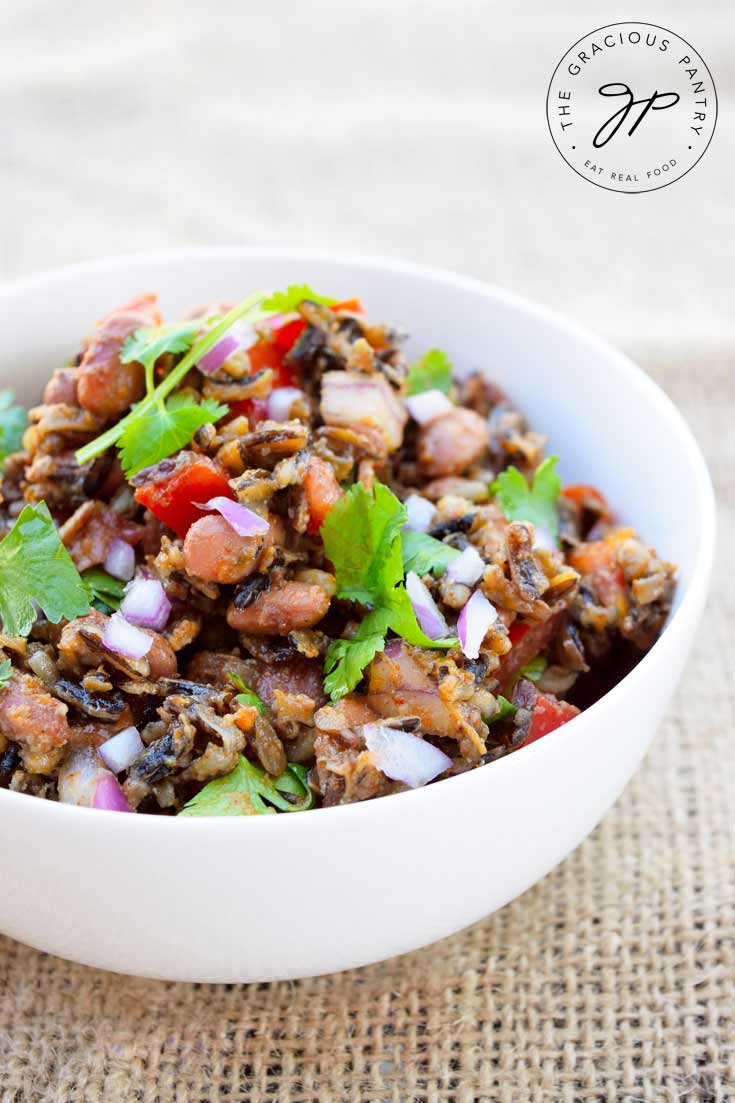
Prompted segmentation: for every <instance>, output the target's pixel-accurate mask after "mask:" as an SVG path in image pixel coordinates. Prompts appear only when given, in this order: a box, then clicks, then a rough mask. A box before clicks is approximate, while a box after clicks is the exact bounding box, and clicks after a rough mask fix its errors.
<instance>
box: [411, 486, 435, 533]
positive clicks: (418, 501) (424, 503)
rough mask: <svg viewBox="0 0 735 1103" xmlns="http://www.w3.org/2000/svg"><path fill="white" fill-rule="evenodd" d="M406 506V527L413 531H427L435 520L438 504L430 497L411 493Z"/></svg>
mask: <svg viewBox="0 0 735 1103" xmlns="http://www.w3.org/2000/svg"><path fill="white" fill-rule="evenodd" d="M403 504H404V506H405V507H406V513H407V514H408V518H407V520H406V523H405V525H404V526H403V527H404V529H411V530H412V531H413V532H427V531H428V530H429V528H430V526H431V522H432V521H433V520H434V514H435V513H436V506H435V505H434V504H433V502H430V501H429V500H428V498H422V497H421V495H420V494H409V496H408V497H407V498H406V500H405V502H404V503H403Z"/></svg>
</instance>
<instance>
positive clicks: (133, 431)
mask: <svg viewBox="0 0 735 1103" xmlns="http://www.w3.org/2000/svg"><path fill="white" fill-rule="evenodd" d="M264 297H265V296H264V293H263V292H261V291H258V292H256V293H255V294H254V295H250V297H249V298H247V299H244V300H243V302H241V303H239V304H238V305H237V306H235V307H233V308H232V310H230V311H229V313H227V314H225V315H224V317H223V318H222V319H221V320H220V321H219V322H217V324H216V325H214V326H212V328H211V329H210V330H208V331H207V333H205V334H203V335H202V337H200V338H199V340H198V341H196V342H195V344H193V345H192V346H191V348H190V349H189V351H188V352H187V353H186V355H185V356H183V357H182V359H181V360H180V361H179V363H178V364H177V365H176V367H175V368H173V370H172V371H170V372H169V374H168V375H167V376H166V378H165V379H163V380H162V381H161V382H160V383H159V384H158V386H157V387H156V388H155V389H154V390H153V391H151V392H150V393H149V394H147V395H146V397H145V398H144V399H142V400H141V401H140V402H139V403H138V404H137V405H136V406H134V407H133V409H132V410H131V411H130V413H129V414H127V415H126V416H125V417H124V418H123V419H122V420H121V421H118V423H117V425H113V426H112V428H111V429H108V430H107V432H105V433H103V434H102V435H101V436H99V437H97V438H96V440H93V441H90V443H89V444H85V445H84V447H83V448H80V449H79V450H78V452H77V453H76V457H77V463H79V464H84V463H87V461H88V460H91V459H94V457H95V456H98V455H99V454H100V452H104V451H105V450H106V449H107V448H110V447H111V446H112V445H113V444H116V443H117V442H118V441H119V440H120V439H121V438H123V437H124V438H125V439H124V447H125V449H126V451H127V452H128V453H129V454H131V453H133V452H134V451H135V453H136V454H142V453H143V452H144V451H145V452H146V454H147V455H148V456H150V454H151V453H152V449H151V450H147V449H146V439H147V438H148V436H150V435H151V434H152V435H153V436H154V437H155V438H156V439H157V440H159V442H160V447H165V448H167V449H170V450H169V451H165V452H163V453H160V454H157V455H156V456H155V458H154V459H149V462H150V463H157V462H158V461H159V460H163V459H165V458H166V456H170V455H171V454H172V452H175V451H177V450H178V448H180V447H181V444H177V445H175V447H171V445H172V444H173V443H174V441H175V440H176V439H177V438H180V436H181V432H182V430H183V422H184V418H183V415H179V416H178V417H177V416H173V415H172V410H171V408H170V405H169V404H168V403H166V402H165V399H167V398H168V396H169V395H170V394H171V392H172V391H173V390H174V388H176V387H177V386H178V385H179V383H181V382H182V380H183V379H184V377H185V376H186V374H187V372H189V371H190V370H191V368H193V366H194V365H195V364H197V363H198V362H199V361H200V360H201V358H202V357H203V356H204V355H205V354H206V353H208V352H209V350H210V349H211V348H213V347H214V346H215V345H216V344H217V343H218V341H220V340H221V339H222V338H223V337H224V335H225V334H226V333H227V332H228V330H229V329H230V328H231V327H232V326H233V325H234V323H235V322H237V321H239V319H240V318H244V317H246V316H249V317H250V319H251V320H257V319H259V318H262V317H264V313H263V310H262V304H263V299H264ZM134 336H135V335H134ZM184 408H190V407H183V406H179V407H176V406H174V409H175V410H176V409H178V410H179V411H180V410H181V409H184ZM196 409H200V407H196ZM220 416H221V415H220ZM171 420H173V422H174V426H175V427H177V428H178V432H174V433H172V432H171V424H170V422H171ZM207 420H208V421H211V420H212V418H211V416H209V414H208V416H207ZM158 421H160V422H162V423H163V424H162V427H161V428H160V429H158V428H156V427H155V426H156V424H157V422H158ZM199 424H200V425H201V424H204V422H202V421H200V422H199ZM192 432H193V430H192ZM137 438H142V442H141V443H139V444H136V440H137ZM184 443H186V442H184Z"/></svg>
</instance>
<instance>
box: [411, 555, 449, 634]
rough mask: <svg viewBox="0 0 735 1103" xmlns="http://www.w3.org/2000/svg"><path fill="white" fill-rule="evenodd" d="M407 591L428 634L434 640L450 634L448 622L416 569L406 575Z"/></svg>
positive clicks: (415, 611)
mask: <svg viewBox="0 0 735 1103" xmlns="http://www.w3.org/2000/svg"><path fill="white" fill-rule="evenodd" d="M406 592H407V593H408V596H409V597H410V599H411V604H412V605H413V611H414V613H415V614H416V620H417V621H418V622H419V625H420V626H421V628H422V630H423V631H424V632H425V633H426V635H427V636H429V637H430V638H431V639H432V640H439V639H441V638H442V637H443V636H448V635H449V628H448V626H447V622H446V621H445V619H444V617H443V616H442V614H441V613H440V612H439V609H438V608H437V604H436V602H435V601H434V599H433V597H432V596H431V594H430V593H429V591H428V590H427V589H426V586H424V584H423V582H422V581H421V579H420V578H419V576H418V575H417V574H416V572H415V571H409V572H408V574H407V575H406Z"/></svg>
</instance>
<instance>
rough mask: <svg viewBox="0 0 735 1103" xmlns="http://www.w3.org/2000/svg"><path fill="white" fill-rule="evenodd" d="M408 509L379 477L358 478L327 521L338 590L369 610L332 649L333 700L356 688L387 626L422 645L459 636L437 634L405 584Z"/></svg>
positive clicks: (329, 688) (328, 685)
mask: <svg viewBox="0 0 735 1103" xmlns="http://www.w3.org/2000/svg"><path fill="white" fill-rule="evenodd" d="M405 521H406V509H405V507H404V506H403V505H402V504H401V503H400V502H399V501H398V499H397V498H396V496H395V495H394V494H393V493H392V492H391V491H390V490H389V489H388V487H387V486H383V484H382V483H379V482H376V483H375V484H374V485H373V487H372V488H371V489H370V490H368V489H367V488H366V487H365V486H364V485H363V484H362V483H355V485H354V486H352V487H350V489H349V490H348V491H347V493H346V494H345V495H344V497H342V498H340V500H339V501H338V502H337V503H336V505H334V506H333V507H332V509H331V511H330V512H329V514H328V515H327V517H326V519H325V521H324V524H323V525H322V529H321V535H322V540H323V542H324V552H325V555H326V557H327V559H329V560H331V562H332V563H333V565H334V568H335V574H336V579H337V596H338V597H340V598H344V599H347V600H349V601H355V602H358V603H359V604H360V605H364V606H367V608H368V609H369V610H370V611H369V612H368V613H367V615H366V616H365V617H364V619H363V620H362V621H361V623H360V625H359V627H358V629H357V632H356V633H355V635H354V636H353V637H352V638H351V639H341V640H335V641H334V642H333V643H332V644H331V645H330V647H329V650H328V651H327V655H326V659H325V663H324V670H325V673H326V675H327V677H326V678H325V680H324V689H325V691H326V692H327V693H328V694H329V695H330V697H331V698H332V700H333V701H336V700H338V699H339V698H340V697H344V696H345V694H347V693H349V692H350V691H351V690H353V689H354V688H355V686H356V685H357V683H358V682H359V681H360V679H361V677H362V674H363V671H364V669H365V667H366V666H367V665H368V663H369V662H371V661H372V659H373V658H374V657H375V656H376V655H377V654H378V652H380V651H382V650H383V649H384V647H385V643H386V635H387V633H388V631H389V630H390V631H393V632H395V633H396V635H398V636H401V637H402V638H403V639H404V640H406V641H407V642H408V643H412V644H414V645H415V646H417V647H434V648H446V647H453V646H454V645H455V644H456V642H457V641H456V639H454V638H450V639H445V640H433V639H431V638H430V637H429V636H427V635H426V634H425V633H424V632H423V631H422V630H421V628H420V626H419V623H418V621H417V620H416V614H415V613H414V610H413V606H412V605H411V600H410V598H409V596H408V594H407V593H406V590H405V587H404V585H403V577H404V568H403V554H402V541H401V529H402V527H403V525H404V524H405Z"/></svg>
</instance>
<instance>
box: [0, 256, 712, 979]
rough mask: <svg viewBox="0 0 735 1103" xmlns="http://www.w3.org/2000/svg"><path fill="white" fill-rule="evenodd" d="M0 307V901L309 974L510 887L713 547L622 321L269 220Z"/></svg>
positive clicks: (647, 701) (216, 959)
mask: <svg viewBox="0 0 735 1103" xmlns="http://www.w3.org/2000/svg"><path fill="white" fill-rule="evenodd" d="M305 279H307V280H308V281H309V285H308V286H307V285H305V284H304V283H303V281H304V280H305ZM151 288H156V289H157V292H158V294H157V295H154V294H152V293H151V292H150V291H149V289H151ZM256 288H263V289H270V288H281V289H282V290H280V291H275V292H273V291H269V290H265V291H263V292H260V291H258V292H256V293H251V289H256ZM141 289H143V291H144V293H143V294H140V291H141ZM243 294H245V295H247V298H245V299H238V296H240V295H243ZM356 295H359V298H355V297H354V296H356ZM120 304H123V305H120ZM192 304H198V305H194V306H193V307H192ZM0 310H1V311H2V316H3V321H4V328H3V333H4V343H3V353H2V361H1V363H2V374H0V389H1V388H5V389H6V390H10V389H12V390H13V391H14V393H15V397H13V396H11V395H10V394H8V393H5V394H4V395H3V396H2V398H1V399H0V458H1V459H2V463H3V469H2V502H1V503H0V618H2V629H3V631H2V638H1V639H0V650H1V652H2V654H0V834H1V835H2V838H3V839H4V840H5V845H4V846H3V847H2V848H0V882H2V885H3V891H2V892H0V930H1V931H2V932H3V933H5V934H8V935H11V936H12V937H15V938H18V939H20V940H22V941H24V942H28V943H30V944H31V945H34V946H37V947H39V948H41V949H43V950H46V951H49V952H52V953H55V954H58V955H60V956H63V957H69V958H72V959H74V960H76V961H81V962H84V963H87V964H91V965H95V966H99V967H102V968H108V969H114V970H117V971H120V972H127V973H134V974H139V975H144V976H155V977H162V978H167V979H172V980H174V979H175V980H188V981H221V982H235V981H262V980H272V979H282V978H296V977H301V976H311V975H315V974H319V973H324V972H329V971H333V970H336V969H343V968H348V967H352V966H356V965H363V964H366V963H368V962H372V961H377V960H380V959H382V958H385V957H389V956H391V955H392V954H396V953H401V952H404V951H407V950H412V949H415V948H417V947H419V946H422V945H425V944H426V943H428V942H431V941H433V940H435V939H438V938H441V937H443V936H445V935H448V934H451V933H453V932H455V931H457V930H459V929H460V928H461V927H463V926H466V925H467V924H469V923H472V922H474V921H476V920H478V919H480V918H481V917H483V916H486V915H488V914H489V913H490V912H491V911H493V910H494V909H496V908H498V907H501V906H502V905H503V904H505V903H507V902H508V901H509V900H511V899H513V898H514V897H515V896H517V895H518V894H519V893H521V892H523V891H524V890H525V889H526V888H528V887H529V886H531V885H532V884H534V882H535V881H537V880H538V879H539V878H540V877H542V876H543V875H544V874H546V873H548V871H549V870H550V869H552V867H553V866H554V865H555V864H556V863H557V862H559V861H560V860H561V859H562V858H563V857H564V856H565V855H566V854H567V853H569V851H570V850H571V849H572V848H573V847H575V846H576V845H577V844H578V843H579V842H580V841H581V840H582V839H583V838H584V836H585V835H586V834H587V833H588V832H589V831H590V830H592V828H593V827H594V826H595V825H596V824H597V823H598V822H599V820H600V818H601V816H602V815H603V814H604V812H605V810H606V809H607V808H608V807H609V806H610V805H611V803H612V802H613V801H614V800H615V799H616V798H617V796H618V795H619V794H620V792H621V790H622V789H623V787H624V785H625V784H626V782H627V781H628V779H629V778H630V777H631V775H632V773H633V771H634V770H635V768H636V766H637V765H638V763H639V762H640V760H641V758H642V756H643V755H644V753H645V751H646V749H647V747H648V746H649V744H650V742H651V739H652V738H653V734H654V732H655V729H656V726H657V724H658V721H659V720H660V718H661V716H662V714H663V711H664V709H665V707H666V705H667V703H668V701H669V699H670V697H671V694H672V693H673V690H674V687H675V685H676V682H677V680H678V678H679V675H680V673H681V671H682V669H683V666H684V664H685V663H686V661H687V657H688V654H689V651H690V648H691V643H692V639H693V636H694V632H695V629H696V625H697V622H698V619H699V617H700V615H701V612H702V609H703V605H704V599H705V595H706V590H707V585H708V578H709V574H710V570H711V564H712V550H713V546H714V505H713V496H712V490H711V485H710V482H709V478H708V475H707V471H706V467H705V465H704V461H703V460H702V457H701V454H700V452H699V449H698V447H697V445H696V443H695V442H694V440H693V438H692V436H691V433H690V432H689V430H688V428H687V426H686V424H685V422H684V420H683V418H682V417H681V415H680V414H679V413H678V412H677V411H676V410H675V408H674V407H673V406H672V404H671V403H670V401H669V400H668V399H667V398H666V396H665V395H664V394H663V393H662V391H661V390H659V388H658V387H656V386H655V385H654V384H653V383H652V382H651V381H650V380H649V379H648V378H647V377H646V376H645V375H644V374H643V372H641V371H640V370H639V369H638V368H636V367H635V365H633V364H632V363H631V362H630V361H629V360H628V359H626V358H625V357H624V356H622V355H621V354H620V353H618V352H616V351H615V350H614V349H613V348H611V347H610V346H608V345H606V344H605V343H603V342H601V341H599V340H597V339H596V338H594V337H592V336H590V335H589V334H586V333H584V332H583V331H581V330H580V329H578V328H577V327H576V326H575V325H573V324H572V323H570V322H567V321H565V320H563V319H560V318H558V317H556V316H554V315H552V314H550V313H549V312H547V311H545V310H543V309H542V308H539V307H536V306H532V305H530V304H528V303H525V302H523V301H522V300H519V299H517V298H516V297H514V296H512V295H509V294H507V293H506V292H504V291H501V290H499V289H498V288H492V287H488V286H485V285H484V284H481V283H479V282H477V281H475V280H471V279H467V278H464V277H460V276H456V275H452V274H449V273H446V272H440V271H435V270H431V269H424V268H419V267H416V266H412V265H410V264H404V263H398V262H395V261H380V260H367V259H360V258H333V257H325V256H322V255H319V254H305V253H295V252H293V251H288V250H276V249H260V250H257V249H241V248H232V249H212V250H193V251H191V252H177V253H164V254H159V255H156V254H153V255H143V256H137V257H136V256H133V257H122V258H118V259H115V260H105V261H99V262H94V263H92V264H87V265H80V266H77V267H72V268H66V269H62V270H60V271H58V272H50V273H46V274H43V275H39V276H35V277H31V278H28V279H26V280H23V281H19V282H16V283H14V284H10V285H7V286H5V287H0ZM39 319H42V323H43V324H39ZM95 319H101V320H100V321H97V322H96V321H95ZM39 398H40V399H41V401H40V402H39ZM541 434H543V435H541ZM547 435H548V440H547V439H546V436H547ZM654 548H655V549H657V551H658V552H660V556H659V554H657V552H656V551H654V550H653V549H654ZM672 563H675V564H676V570H674V568H673V567H672V566H671V564H672ZM383 797H386V798H389V799H373V798H383ZM121 812H122V813H125V814H124V815H120V813H121ZM302 812H304V813H308V814H303V815H301V814H298V815H294V814H293V813H302ZM48 901H52V902H53V906H51V907H49V906H48Z"/></svg>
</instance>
